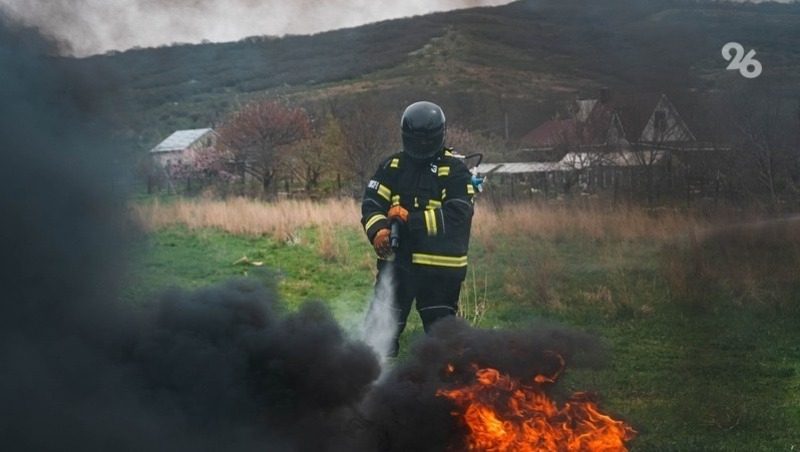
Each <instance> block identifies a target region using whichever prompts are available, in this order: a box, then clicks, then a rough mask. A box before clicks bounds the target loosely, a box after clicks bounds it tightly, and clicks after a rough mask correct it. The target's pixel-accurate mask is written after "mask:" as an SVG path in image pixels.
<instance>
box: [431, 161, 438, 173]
mask: <svg viewBox="0 0 800 452" xmlns="http://www.w3.org/2000/svg"><path fill="white" fill-rule="evenodd" d="M431 172H432V173H433V174H436V173H438V172H439V167H438V166H437V165H434V164H433V163H431Z"/></svg>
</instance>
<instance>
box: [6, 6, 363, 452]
mask: <svg viewBox="0 0 800 452" xmlns="http://www.w3.org/2000/svg"><path fill="white" fill-rule="evenodd" d="M57 48H58V45H57V43H55V42H52V41H49V40H47V39H45V38H43V37H41V36H39V35H38V34H37V33H36V32H35V31H33V30H30V29H25V28H20V27H18V26H15V25H13V24H10V23H9V22H8V21H7V20H5V19H4V20H3V21H2V24H0V79H2V86H1V87H0V121H1V122H2V124H3V128H2V134H0V150H1V152H2V164H1V165H0V208H2V212H3V213H2V215H3V221H2V227H1V228H0V243H2V249H3V256H2V260H3V265H2V272H0V281H2V289H1V290H2V292H1V293H2V305H0V306H1V307H0V326H2V330H1V331H0V359H1V360H2V361H1V362H2V369H0V406H2V407H3V408H2V416H1V417H0V429H2V431H0V438H1V439H0V441H2V444H0V448H2V449H3V450H108V449H109V448H112V447H113V448H121V449H123V450H221V449H225V450H250V449H252V450H264V449H265V447H268V448H270V449H272V450H296V449H298V448H301V447H300V446H302V448H312V447H313V446H314V445H315V443H321V442H327V441H330V440H331V439H337V438H338V437H339V436H341V435H344V434H347V435H350V432H349V431H346V430H345V427H346V425H347V424H346V422H344V421H343V420H344V419H352V417H353V416H352V413H351V412H352V406H354V405H355V404H356V403H357V402H358V401H359V400H361V398H362V396H363V395H364V393H365V391H366V390H367V389H368V387H369V384H370V383H371V382H372V381H373V380H374V379H375V378H376V377H377V375H378V372H379V367H378V363H377V361H376V359H375V357H374V355H373V354H372V352H371V351H370V350H369V349H368V348H367V347H366V346H365V345H363V344H360V343H356V342H352V341H350V340H348V339H347V338H346V337H345V335H344V333H343V331H342V330H341V329H340V328H339V326H338V325H337V324H336V322H335V321H334V320H333V317H332V316H331V315H330V313H329V312H328V310H327V309H326V308H325V307H324V306H323V305H322V304H320V303H309V304H306V305H305V306H303V307H302V308H301V309H300V310H299V311H297V312H293V313H282V312H280V307H279V306H277V305H276V303H277V296H276V295H275V294H274V292H273V291H272V289H270V288H265V287H261V286H258V285H255V284H253V283H252V282H250V281H232V282H229V283H227V284H224V285H221V286H217V287H212V288H208V289H205V290H201V291H198V292H194V293H185V292H180V291H173V292H169V293H166V294H164V295H163V297H162V299H161V300H159V302H157V303H154V304H153V307H151V308H147V309H143V308H140V309H134V308H131V307H128V306H125V305H123V304H121V303H120V302H119V301H118V299H117V296H116V293H117V292H116V286H117V282H118V281H119V278H118V275H120V274H121V273H122V271H123V270H124V268H122V266H121V265H119V263H120V262H124V256H125V253H124V251H125V247H124V243H125V237H126V235H127V230H128V229H129V225H127V224H126V222H125V220H124V219H125V211H124V199H123V198H122V197H121V196H120V194H118V193H115V190H114V188H113V187H114V184H113V181H114V178H115V177H117V174H116V172H115V171H114V168H113V166H112V165H111V164H110V162H111V161H112V160H113V158H112V156H113V153H114V152H115V151H116V150H115V149H114V147H113V145H111V144H109V143H111V142H110V141H109V140H108V136H107V134H106V133H105V132H104V130H103V128H102V124H100V123H99V122H96V121H95V120H94V119H93V118H94V117H95V113H96V111H95V110H94V108H93V106H95V105H97V104H98V103H97V102H95V101H94V99H95V98H102V97H103V93H102V92H98V91H97V89H96V88H97V86H98V84H97V83H93V80H92V79H88V80H81V79H78V78H76V77H73V76H72V75H70V74H69V73H68V72H66V70H65V69H64V68H63V67H61V65H60V63H59V61H60V60H58V59H54V58H51V57H48V55H52V54H53V51H54V50H56V49H57ZM343 442H344V439H343V440H341V441H340V442H339V443H343Z"/></svg>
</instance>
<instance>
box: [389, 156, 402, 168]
mask: <svg viewBox="0 0 800 452" xmlns="http://www.w3.org/2000/svg"><path fill="white" fill-rule="evenodd" d="M389 167H391V168H399V167H400V159H399V158H397V157H395V158H393V159H392V163H390V164H389Z"/></svg>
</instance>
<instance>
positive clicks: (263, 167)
mask: <svg viewBox="0 0 800 452" xmlns="http://www.w3.org/2000/svg"><path fill="white" fill-rule="evenodd" d="M310 134H311V121H310V119H309V117H308V114H306V112H305V110H303V109H301V108H294V107H291V106H289V105H287V104H285V103H283V102H280V101H276V100H259V101H254V102H252V103H249V104H247V105H245V106H244V107H242V108H241V109H240V110H238V111H236V112H234V113H233V114H232V115H231V116H230V117H229V118H228V120H227V121H226V122H225V123H224V124H223V125H222V127H220V129H219V135H220V137H219V143H220V144H221V145H223V146H226V147H227V148H229V149H230V150H231V151H232V152H233V155H234V156H235V159H236V160H237V162H238V163H239V164H240V165H241V167H242V168H244V171H245V172H247V173H248V174H250V175H252V176H253V177H255V178H257V179H258V180H259V181H260V182H261V188H262V190H263V193H264V195H266V194H267V193H268V189H269V188H270V186H271V185H272V183H273V181H274V179H275V174H276V171H277V169H278V168H280V165H281V163H282V160H283V159H285V158H286V155H284V154H285V152H284V151H285V150H286V149H287V148H288V147H289V146H290V145H292V144H294V143H296V142H298V141H299V140H302V139H304V138H307V137H308V136H310Z"/></svg>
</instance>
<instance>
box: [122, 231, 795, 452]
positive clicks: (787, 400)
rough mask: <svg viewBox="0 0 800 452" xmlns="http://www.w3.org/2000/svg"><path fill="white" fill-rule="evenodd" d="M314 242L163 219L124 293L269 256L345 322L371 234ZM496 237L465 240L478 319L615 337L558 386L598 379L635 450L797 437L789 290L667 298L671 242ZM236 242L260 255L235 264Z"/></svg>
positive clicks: (360, 295) (748, 445) (764, 443)
mask: <svg viewBox="0 0 800 452" xmlns="http://www.w3.org/2000/svg"><path fill="white" fill-rule="evenodd" d="M322 242H324V241H321V238H320V236H319V233H318V232H317V231H315V230H306V231H302V232H301V233H299V234H298V235H297V236H296V238H295V240H293V241H292V242H291V243H284V242H276V241H275V240H272V239H269V238H265V237H243V236H235V235H231V234H227V233H223V232H219V231H214V230H203V231H189V230H187V229H183V228H172V229H166V230H162V231H160V232H156V233H153V234H151V235H149V236H147V237H145V238H143V239H142V240H140V241H139V242H138V243H137V244H136V246H135V250H134V253H133V254H134V260H133V262H132V264H131V268H132V272H131V276H130V280H129V281H128V284H127V285H126V290H125V292H124V297H125V298H126V300H128V301H130V302H131V303H143V302H146V300H149V299H152V298H153V296H154V295H155V294H157V293H158V292H159V291H161V290H162V289H163V288H165V287H167V286H179V287H187V288H191V287H200V286H204V285H207V284H210V283H213V282H216V281H221V280H224V279H227V278H230V277H232V276H241V275H247V276H248V277H255V278H263V279H264V280H267V279H268V278H269V277H270V276H269V275H268V274H267V272H266V271H265V270H264V269H265V268H269V269H271V271H272V272H273V273H274V274H275V275H276V276H277V278H278V286H279V289H280V292H281V293H282V295H283V297H284V299H285V300H286V303H287V305H288V307H289V308H290V309H291V308H293V307H296V306H298V304H299V303H301V302H302V301H303V300H307V299H322V300H326V302H327V303H328V304H329V306H330V307H331V309H332V311H333V312H334V314H335V315H336V316H337V318H338V319H339V320H340V321H341V322H343V324H345V325H346V327H353V326H354V325H355V324H356V322H358V321H359V320H360V315H361V312H363V309H364V308H365V306H366V303H367V300H368V297H369V294H370V292H371V286H372V282H373V278H374V276H373V269H372V266H371V264H370V258H369V256H368V255H369V253H370V249H369V246H368V244H367V243H366V241H365V240H364V238H363V236H362V235H361V234H360V233H359V232H358V231H351V230H346V231H339V232H338V234H337V237H336V239H335V241H334V243H335V245H336V246H335V248H334V250H333V251H332V252H329V253H327V254H326V253H323V252H320V251H319V248H320V247H321V246H322V245H321V243H322ZM493 243H494V244H493V245H492V246H489V248H490V249H489V248H486V247H484V246H482V243H481V241H479V240H474V241H473V246H472V251H471V262H472V268H473V269H474V270H475V273H474V274H475V277H476V278H478V280H479V281H481V284H482V281H483V279H484V278H485V279H486V281H487V298H488V300H489V308H488V312H487V315H486V317H485V319H484V320H483V322H482V324H481V326H482V327H486V328H493V327H499V328H507V327H514V326H521V325H525V324H527V323H529V322H531V321H532V320H533V319H546V320H550V321H556V322H559V323H561V324H564V325H568V326H571V327H574V328H576V329H580V330H583V331H589V332H592V333H594V334H596V335H597V336H598V338H599V339H600V340H602V341H603V342H604V343H605V344H606V345H607V346H608V349H609V350H610V353H609V356H608V358H607V359H606V365H605V366H604V367H602V368H600V369H581V368H568V371H567V373H566V374H565V377H564V380H563V381H562V383H561V386H562V387H563V388H565V389H566V390H568V391H583V390H589V391H594V392H596V393H598V394H599V396H600V400H601V406H602V407H603V408H604V409H606V410H609V411H611V412H612V413H614V414H616V415H618V416H621V417H623V418H625V419H626V420H627V421H629V422H630V423H632V424H633V425H634V427H635V428H636V429H637V430H638V431H639V432H640V434H639V437H638V438H637V439H636V440H634V441H633V443H632V444H631V445H632V449H633V450H658V451H661V450H676V451H686V450H726V451H727V450H741V451H762V450H763V451H773V450H787V451H788V450H797V449H798V448H800V315H798V311H799V310H798V309H797V307H796V306H795V305H796V301H794V302H789V303H779V304H765V303H755V302H753V303H748V302H747V299H746V298H738V299H735V300H734V299H732V298H731V297H730V294H729V293H728V292H724V291H722V290H720V289H719V288H718V287H717V286H715V285H709V286H707V288H706V289H705V291H703V290H704V289H703V287H706V286H702V285H699V286H698V287H700V289H698V290H700V291H701V292H703V293H701V294H697V296H696V297H693V299H692V300H691V301H690V300H683V299H679V298H676V297H675V295H674V294H673V295H671V293H672V291H671V287H670V284H669V281H668V280H667V278H665V277H664V276H663V273H664V271H663V260H664V255H665V249H667V248H672V246H671V245H669V244H663V243H654V242H652V241H638V242H625V241H620V242H607V241H591V240H586V239H581V238H574V239H563V240H560V241H547V240H543V239H533V238H528V237H505V238H495V239H494V242H493ZM243 256H247V258H248V259H249V260H250V261H262V262H263V264H264V267H263V268H262V267H254V266H251V265H242V264H234V262H236V261H237V260H239V259H240V258H242V257H243ZM325 256H327V257H325ZM470 273H472V272H470ZM470 277H471V276H470ZM799 277H800V276H799ZM468 282H469V280H468ZM770 287H772V289H773V290H779V291H781V292H780V293H779V294H778V296H781V297H784V298H785V299H787V300H798V299H800V293H798V290H797V288H798V284H797V283H796V282H794V283H793V285H792V284H789V285H785V284H784V285H783V286H780V287H779V288H777V289H775V287H774V286H770ZM773 295H775V294H773ZM773 298H774V297H773ZM698 300H702V302H699V301H698ZM411 320H412V322H411V324H410V325H409V329H408V331H407V333H406V334H405V335H404V340H403V341H404V347H405V350H407V349H408V347H407V345H408V342H409V341H412V340H413V339H414V338H416V337H419V336H420V335H421V334H422V332H421V327H420V325H419V322H418V320H416V316H415V314H412V319H411Z"/></svg>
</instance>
